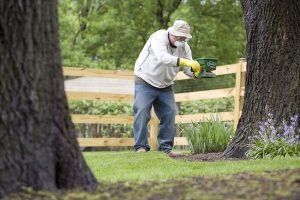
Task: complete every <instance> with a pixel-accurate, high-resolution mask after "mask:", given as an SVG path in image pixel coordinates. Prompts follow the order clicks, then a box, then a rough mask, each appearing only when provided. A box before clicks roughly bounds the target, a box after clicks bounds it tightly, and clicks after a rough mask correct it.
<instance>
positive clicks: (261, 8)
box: [223, 0, 300, 158]
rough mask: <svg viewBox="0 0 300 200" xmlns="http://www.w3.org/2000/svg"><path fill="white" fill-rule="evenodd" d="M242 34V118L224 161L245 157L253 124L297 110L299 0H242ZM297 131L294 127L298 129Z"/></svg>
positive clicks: (254, 132)
mask: <svg viewBox="0 0 300 200" xmlns="http://www.w3.org/2000/svg"><path fill="white" fill-rule="evenodd" d="M241 4H242V8H243V12H244V16H245V24H246V33H247V72H246V83H245V96H244V105H243V109H242V115H241V118H240V120H239V124H238V127H237V131H236V136H235V137H234V138H233V141H232V142H231V144H230V145H229V147H228V148H227V149H226V150H225V152H224V153H223V157H225V158H228V157H244V156H245V152H246V151H247V150H248V147H247V146H248V144H249V143H250V140H249V139H250V137H252V136H255V135H257V134H258V122H259V121H265V120H266V117H267V114H268V113H272V114H273V115H274V120H275V121H276V122H277V123H281V122H282V120H283V119H286V120H288V119H289V118H290V117H291V116H293V115H295V114H298V115H299V113H300V112H299V111H300V1H298V0H286V1H276V0H266V1H252V0H241ZM298 127H299V124H298Z"/></svg>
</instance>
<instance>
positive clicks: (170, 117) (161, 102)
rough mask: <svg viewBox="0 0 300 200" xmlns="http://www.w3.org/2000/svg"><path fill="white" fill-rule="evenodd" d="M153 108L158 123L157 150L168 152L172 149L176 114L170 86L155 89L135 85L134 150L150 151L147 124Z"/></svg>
mask: <svg viewBox="0 0 300 200" xmlns="http://www.w3.org/2000/svg"><path fill="white" fill-rule="evenodd" d="M152 106H153V108H154V111H155V114H156V115H157V117H158V119H159V121H160V123H159V132H158V136H157V140H158V150H159V151H165V152H169V151H171V149H172V148H173V144H174V135H175V115H176V112H177V109H176V104H175V98H174V92H173V88H172V86H169V87H168V88H163V89H159V88H155V87H152V86H150V85H145V84H140V83H135V97H134V105H133V111H134V123H133V131H134V139H135V144H134V147H133V148H134V149H135V150H137V149H139V148H144V149H146V150H147V151H149V150H150V146H149V144H148V128H147V125H148V122H149V120H150V118H151V114H150V112H151V108H152Z"/></svg>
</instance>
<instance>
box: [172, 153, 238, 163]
mask: <svg viewBox="0 0 300 200" xmlns="http://www.w3.org/2000/svg"><path fill="white" fill-rule="evenodd" d="M222 154H223V152H217V153H199V154H194V155H193V154H192V155H180V156H177V157H175V158H174V159H176V160H189V161H207V162H213V161H218V160H224V158H222ZM226 160H242V158H227V159H226Z"/></svg>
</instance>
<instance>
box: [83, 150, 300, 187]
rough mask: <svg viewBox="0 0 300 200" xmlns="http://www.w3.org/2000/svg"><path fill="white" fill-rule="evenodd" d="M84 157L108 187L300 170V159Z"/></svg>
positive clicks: (152, 154) (126, 153)
mask: <svg viewBox="0 0 300 200" xmlns="http://www.w3.org/2000/svg"><path fill="white" fill-rule="evenodd" d="M83 155H84V157H85V159H86V161H87V163H88V165H89V166H90V168H91V170H92V171H93V173H94V175H95V176H96V177H97V179H98V180H99V181H101V182H108V183H109V182H117V181H128V182H131V181H138V182H143V181H149V180H158V181H164V180H168V179H179V178H183V177H191V176H199V175H221V174H232V173H238V172H262V171H266V170H279V169H294V168H300V158H278V159H273V160H266V159H263V160H240V161H218V162H191V161H185V160H174V159H171V158H169V157H168V156H167V155H166V154H164V153H161V152H156V151H151V152H148V153H144V154H143V153H140V154H138V153H134V152H132V151H121V152H85V153H84V154H83Z"/></svg>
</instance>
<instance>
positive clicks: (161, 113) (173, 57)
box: [133, 20, 202, 157]
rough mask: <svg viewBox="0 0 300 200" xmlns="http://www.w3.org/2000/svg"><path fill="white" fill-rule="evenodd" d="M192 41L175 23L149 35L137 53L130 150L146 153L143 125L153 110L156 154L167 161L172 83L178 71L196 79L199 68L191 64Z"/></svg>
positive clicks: (172, 114) (187, 28)
mask: <svg viewBox="0 0 300 200" xmlns="http://www.w3.org/2000/svg"><path fill="white" fill-rule="evenodd" d="M190 38H192V36H191V35H190V26H189V25H188V23H187V22H185V21H183V20H176V21H175V22H174V24H173V26H172V27H169V28H168V30H159V31H156V32H155V33H153V34H152V35H151V36H150V38H149V39H148V41H147V42H146V44H145V46H144V48H143V49H142V51H141V52H140V55H139V57H138V59H137V60H136V63H135V67H134V74H135V98H134V105H133V110H134V124H133V129H134V130H133V131H134V139H135V144H134V150H135V151H136V152H147V151H149V150H150V146H149V144H148V129H147V125H148V122H149V120H150V118H151V115H150V112H151V108H152V106H153V108H154V111H155V114H156V115H157V117H158V119H159V121H160V124H159V132H158V136H157V139H158V150H159V151H164V152H165V153H167V154H168V155H169V156H171V157H175V156H176V155H177V154H176V153H175V152H173V151H172V148H173V143H174V135H175V115H176V112H177V109H176V104H175V98H174V92H173V88H172V84H173V80H174V78H175V76H176V74H177V73H178V71H179V69H180V67H184V73H185V74H186V75H187V76H189V77H191V78H193V79H194V78H198V76H199V74H200V73H201V72H202V67H201V66H200V65H199V63H198V62H197V61H194V60H192V52H191V49H190V47H189V45H188V44H187V41H188V40H189V39H190Z"/></svg>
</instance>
